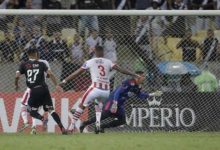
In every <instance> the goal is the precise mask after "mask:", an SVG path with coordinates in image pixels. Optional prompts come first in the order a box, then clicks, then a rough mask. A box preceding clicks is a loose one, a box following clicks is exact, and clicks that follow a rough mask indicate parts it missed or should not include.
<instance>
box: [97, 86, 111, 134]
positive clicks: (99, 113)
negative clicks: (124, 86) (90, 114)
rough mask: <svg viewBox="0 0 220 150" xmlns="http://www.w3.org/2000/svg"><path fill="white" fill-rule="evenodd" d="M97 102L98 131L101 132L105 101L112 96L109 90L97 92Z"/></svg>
mask: <svg viewBox="0 0 220 150" xmlns="http://www.w3.org/2000/svg"><path fill="white" fill-rule="evenodd" d="M97 91H98V92H97V94H98V95H97V96H99V98H97V102H96V105H95V111H96V129H97V132H98V131H99V130H100V125H101V116H102V109H103V101H104V100H107V99H108V97H109V94H110V91H109V90H100V89H98V90H97Z"/></svg>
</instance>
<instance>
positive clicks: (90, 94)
mask: <svg viewBox="0 0 220 150" xmlns="http://www.w3.org/2000/svg"><path fill="white" fill-rule="evenodd" d="M94 99H96V89H95V88H93V87H90V88H89V89H88V90H87V91H86V92H85V93H84V94H83V96H82V100H81V102H80V104H79V106H78V107H77V108H76V110H75V112H74V113H73V118H72V121H71V124H70V126H69V129H68V130H70V131H73V130H74V129H75V123H76V121H77V120H78V119H79V118H80V116H81V115H82V114H83V112H84V109H85V108H86V107H88V106H89V105H90V104H91V102H92V101H93V100H94Z"/></svg>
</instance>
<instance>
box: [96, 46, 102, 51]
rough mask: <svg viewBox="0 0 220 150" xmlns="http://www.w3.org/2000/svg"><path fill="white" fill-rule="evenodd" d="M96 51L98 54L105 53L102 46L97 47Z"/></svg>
mask: <svg viewBox="0 0 220 150" xmlns="http://www.w3.org/2000/svg"><path fill="white" fill-rule="evenodd" d="M95 50H96V51H97V52H103V51H104V49H103V47H102V46H96V47H95Z"/></svg>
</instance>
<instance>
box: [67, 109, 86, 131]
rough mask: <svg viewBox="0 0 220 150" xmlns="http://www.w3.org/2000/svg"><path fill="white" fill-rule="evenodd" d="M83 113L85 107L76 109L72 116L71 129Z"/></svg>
mask: <svg viewBox="0 0 220 150" xmlns="http://www.w3.org/2000/svg"><path fill="white" fill-rule="evenodd" d="M82 113H83V109H81V108H79V107H77V108H76V111H75V112H74V114H73V118H72V122H71V124H70V126H69V130H73V129H74V128H75V122H76V121H77V120H78V119H79V118H80V116H81V114H82Z"/></svg>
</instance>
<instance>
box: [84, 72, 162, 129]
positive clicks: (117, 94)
mask: <svg viewBox="0 0 220 150" xmlns="http://www.w3.org/2000/svg"><path fill="white" fill-rule="evenodd" d="M136 74H138V75H140V76H141V77H139V78H137V77H135V78H132V79H128V80H125V81H123V82H122V84H121V85H120V86H118V87H117V88H116V89H115V90H114V91H113V92H112V93H111V94H110V97H109V98H108V100H107V101H106V103H105V106H104V110H103V113H102V117H101V120H104V119H106V118H108V117H112V118H116V119H114V120H113V121H111V122H109V123H106V124H102V125H101V126H100V130H99V129H97V128H95V132H96V133H99V132H104V129H105V128H111V127H117V126H120V125H123V124H125V123H126V120H125V102H126V101H127V100H128V99H129V97H130V96H131V94H129V93H130V92H131V93H134V94H135V95H136V96H137V97H139V98H141V99H143V100H146V99H147V98H148V97H149V96H161V94H162V92H161V91H157V92H155V93H149V94H148V93H144V92H142V91H141V84H142V83H143V82H144V80H145V76H144V72H142V71H137V72H136ZM94 122H95V117H94V118H91V119H89V120H88V121H85V122H83V123H82V125H81V126H80V132H81V133H82V132H83V130H84V128H85V127H86V126H87V125H90V124H92V123H94Z"/></svg>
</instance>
